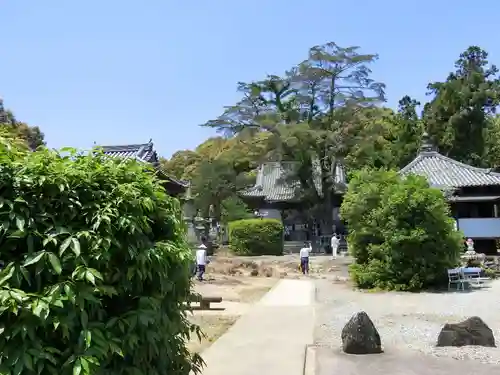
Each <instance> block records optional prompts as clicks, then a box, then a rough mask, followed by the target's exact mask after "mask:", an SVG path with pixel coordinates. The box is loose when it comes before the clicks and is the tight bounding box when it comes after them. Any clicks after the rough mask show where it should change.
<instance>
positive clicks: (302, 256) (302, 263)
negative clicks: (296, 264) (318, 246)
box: [300, 242, 312, 275]
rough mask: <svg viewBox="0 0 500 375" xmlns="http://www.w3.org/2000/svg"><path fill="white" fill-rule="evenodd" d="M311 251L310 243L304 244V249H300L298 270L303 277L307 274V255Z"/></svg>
mask: <svg viewBox="0 0 500 375" xmlns="http://www.w3.org/2000/svg"><path fill="white" fill-rule="evenodd" d="M311 250H312V246H311V243H310V242H304V247H303V248H302V249H300V269H301V271H302V273H303V274H304V275H306V274H309V254H310V253H311Z"/></svg>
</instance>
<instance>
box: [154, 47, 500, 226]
mask: <svg viewBox="0 0 500 375" xmlns="http://www.w3.org/2000/svg"><path fill="white" fill-rule="evenodd" d="M377 60H378V55H377V54H376V53H373V52H365V51H363V50H362V49H361V48H360V47H356V46H350V47H341V46H339V45H337V44H336V43H334V42H330V43H326V44H324V45H320V46H314V47H312V48H310V49H309V51H308V53H307V55H306V56H305V59H304V60H303V61H299V62H298V63H297V64H295V65H292V66H291V67H290V69H288V70H287V71H286V72H284V73H283V74H282V75H269V76H266V77H263V78H262V79H260V80H255V81H252V82H239V83H238V84H237V91H238V92H239V93H240V95H241V97H240V100H239V101H238V102H236V103H233V104H230V105H228V106H226V107H225V108H224V110H223V111H222V113H221V114H220V116H218V117H217V118H215V119H209V120H208V121H207V122H206V123H204V124H202V126H206V127H211V128H214V129H216V130H217V131H218V132H219V133H220V134H221V136H220V137H214V138H210V139H208V140H207V141H205V142H204V143H202V144H201V145H200V146H198V147H197V148H196V149H195V150H183V151H178V152H177V153H175V154H174V155H173V156H172V158H171V159H170V160H168V161H167V160H163V161H162V165H163V167H164V168H165V169H166V170H167V171H168V173H171V174H173V175H175V176H176V177H178V178H183V179H187V180H192V181H197V180H199V179H204V180H207V179H208V178H207V174H208V173H209V172H208V170H209V169H210V170H211V172H210V176H211V177H210V179H211V180H214V179H216V178H215V177H217V173H219V172H216V171H215V170H216V169H217V168H218V170H219V171H222V170H223V169H224V168H229V169H232V170H233V171H234V172H231V173H228V170H227V169H224V172H220V173H222V175H224V176H225V177H224V178H221V179H220V180H221V181H226V182H225V183H224V189H221V191H222V190H223V191H225V193H224V196H225V197H228V196H235V195H236V190H237V189H238V188H239V187H240V186H241V182H242V181H243V182H248V183H250V182H251V181H252V179H251V177H252V176H253V175H254V174H255V170H256V168H257V167H258V165H259V164H261V163H262V162H263V161H294V162H296V163H294V165H295V166H296V168H292V169H291V171H290V172H289V173H290V176H289V177H290V178H293V179H295V180H298V181H299V182H300V187H301V189H300V191H301V194H302V198H303V202H304V210H305V211H307V212H314V210H315V209H317V208H318V207H329V206H331V205H330V204H329V202H328V200H329V199H330V197H331V194H330V193H331V192H332V191H335V190H336V189H337V188H338V187H337V186H336V185H335V183H334V179H333V173H332V171H333V170H335V167H336V166H337V165H338V164H339V163H341V164H342V165H344V166H345V168H346V169H347V171H353V170H357V169H362V168H375V169H380V168H382V169H396V170H397V169H400V168H402V167H404V166H405V165H406V164H408V163H409V162H410V161H411V160H412V159H413V158H414V157H415V156H416V154H417V152H418V149H419V147H420V142H421V136H422V133H423V132H424V131H427V132H428V133H429V134H430V136H431V139H432V141H433V142H434V144H435V145H436V146H437V147H438V149H439V151H440V152H441V153H443V154H445V155H447V156H450V157H452V158H454V159H456V160H458V161H461V162H464V163H468V164H470V165H473V166H481V167H483V166H488V167H499V166H500V127H499V126H500V119H499V117H498V116H497V114H496V108H497V106H498V104H499V100H500V81H499V78H498V70H497V68H496V66H495V65H493V64H490V62H489V61H488V53H487V52H486V51H484V50H483V49H481V48H480V47H477V46H471V47H469V48H468V49H467V50H466V51H464V52H463V53H461V54H459V55H458V59H457V61H456V62H455V64H454V65H451V68H452V69H450V73H449V74H448V76H447V77H445V79H443V80H442V81H441V82H430V83H429V84H428V86H427V90H428V91H427V94H428V98H429V99H428V102H426V103H420V102H418V101H417V100H415V99H414V98H412V97H410V96H408V95H405V96H403V97H402V98H401V100H400V101H399V105H398V108H395V109H392V108H388V107H387V106H386V105H385V100H386V98H385V85H384V84H383V83H382V82H377V81H376V80H375V79H374V78H373V77H372V73H371V69H370V68H371V67H372V66H373V65H374V64H376V61H377ZM423 90H425V87H423ZM207 163H208V164H210V163H217V165H218V166H219V167H217V168H215V167H211V168H207V167H206V165H207ZM221 163H224V164H225V167H224V168H222V169H221ZM229 175H231V176H232V177H231V179H233V180H232V182H231V183H228V181H227V178H228V176H229ZM318 175H319V176H320V178H321V182H322V183H321V184H315V183H314V179H315V178H317V176H318ZM200 176H204V177H200ZM243 176H245V177H246V178H242V177H243ZM315 176H316V177H315ZM237 181H239V182H238V183H237ZM207 188H208V187H207ZM212 188H213V189H218V188H217V187H216V186H215V185H214V186H212ZM217 194H218V193H217ZM217 194H216V193H215V191H214V192H211V193H210V194H209V195H210V196H211V197H212V198H210V199H208V200H207V199H205V198H203V199H204V203H201V202H199V204H200V205H201V206H204V205H207V204H208V202H209V201H212V203H211V204H218V203H217V202H216V201H217V199H219V198H217V199H216V198H215V197H216V196H217ZM206 195H207V193H206V192H205V193H204V196H205V197H206ZM200 199H201V198H200ZM327 216H328V215H327ZM325 226H326V227H327V228H328V227H329V226H330V225H329V223H325Z"/></svg>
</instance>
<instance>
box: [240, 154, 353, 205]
mask: <svg viewBox="0 0 500 375" xmlns="http://www.w3.org/2000/svg"><path fill="white" fill-rule="evenodd" d="M294 164H295V163H294V162H268V163H264V164H262V165H261V166H260V168H259V170H258V173H257V180H256V182H255V186H253V187H251V188H249V189H246V190H244V191H242V192H241V195H243V196H246V197H262V198H263V199H265V200H267V201H275V202H276V201H278V202H279V201H290V200H293V199H294V198H296V197H297V195H298V192H299V189H300V182H299V181H298V180H293V179H292V180H290V178H289V177H287V175H288V174H289V172H290V170H291V169H292V168H293V166H294ZM315 167H316V168H315V169H314V171H315V172H316V173H315V176H314V184H315V186H316V189H317V190H318V191H321V172H320V166H319V164H318V163H315ZM335 182H336V183H337V184H338V185H340V186H341V187H342V188H343V187H345V184H346V178H345V171H344V168H343V167H342V166H341V165H337V167H336V169H335ZM340 186H339V187H340Z"/></svg>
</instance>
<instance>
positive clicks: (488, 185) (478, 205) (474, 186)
mask: <svg viewBox="0 0 500 375" xmlns="http://www.w3.org/2000/svg"><path fill="white" fill-rule="evenodd" d="M400 173H401V174H403V175H405V174H409V173H413V174H418V175H422V176H424V177H426V178H427V180H428V181H429V183H430V185H431V186H434V187H436V188H439V189H441V190H443V191H448V192H451V194H447V196H448V200H449V203H450V207H451V212H452V215H453V217H454V219H455V221H456V225H457V229H459V230H460V231H462V232H463V234H464V235H465V237H467V238H472V239H473V240H474V247H475V250H476V251H477V252H481V253H485V254H488V255H496V254H497V240H498V239H500V173H495V172H493V171H492V170H491V169H485V168H476V167H472V166H470V165H467V164H464V163H460V162H458V161H456V160H453V159H450V158H448V157H446V156H444V155H441V154H440V153H439V152H438V150H437V149H436V148H435V147H434V146H433V145H432V144H431V143H430V141H429V136H428V135H427V134H426V133H424V135H423V139H422V146H421V149H420V153H419V154H418V155H417V157H416V158H415V159H414V160H413V161H412V162H411V163H409V164H408V165H407V166H406V167H404V168H403V169H402V170H401V171H400Z"/></svg>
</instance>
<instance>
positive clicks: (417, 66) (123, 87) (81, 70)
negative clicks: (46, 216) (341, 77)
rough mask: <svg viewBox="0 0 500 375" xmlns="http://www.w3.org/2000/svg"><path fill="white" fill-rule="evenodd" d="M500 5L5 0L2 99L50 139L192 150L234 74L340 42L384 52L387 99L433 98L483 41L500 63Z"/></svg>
mask: <svg viewBox="0 0 500 375" xmlns="http://www.w3.org/2000/svg"><path fill="white" fill-rule="evenodd" d="M498 14H500V2H499V1H493V0H483V1H482V2H478V3H475V2H469V1H465V0H462V1H460V0H456V1H451V0H433V1H430V0H419V1H417V0H407V1H403V2H401V1H395V0H392V1H389V0H385V1H370V0H358V1H334V0H309V1H303V0H252V1H243V0H212V1H208V0H197V1H194V0H177V1H174V0H147V1H131V0H120V1H118V0H99V1H98V0H87V1H76V0H73V1H69V0H66V1H63V0H59V1H55V0H45V1H40V0H0V25H1V26H0V27H1V30H2V37H1V38H0V45H1V57H0V96H2V97H3V98H4V102H5V105H6V106H7V107H8V108H10V109H12V110H13V111H14V112H15V114H16V115H17V117H18V118H19V120H22V121H25V122H28V123H29V124H31V125H38V126H40V128H41V129H42V131H43V132H44V133H45V135H46V140H47V142H48V145H49V146H51V147H62V146H74V147H78V148H88V147H91V146H92V144H93V142H94V141H95V142H97V144H101V145H105V144H126V143H142V142H147V141H148V140H149V139H150V138H153V141H154V143H155V145H156V147H157V149H158V151H159V152H160V154H161V155H163V156H166V157H170V155H171V154H172V153H173V152H175V151H176V150H179V149H186V148H194V147H195V146H196V145H198V144H199V143H201V142H202V141H203V140H204V139H205V138H207V137H209V136H210V135H212V134H213V131H211V130H208V129H203V128H200V127H199V126H198V125H199V124H200V123H203V122H205V121H206V120H209V119H211V118H214V117H216V116H217V115H218V114H219V113H221V111H222V109H223V106H224V105H230V104H233V103H234V102H235V101H236V100H237V99H238V95H237V93H236V90H235V88H236V83H237V82H238V81H251V80H256V79H261V78H263V77H265V75H266V74H280V73H282V72H283V71H284V70H286V69H288V68H289V67H291V66H292V65H293V64H295V63H297V62H299V61H301V60H302V59H304V58H305V57H306V54H307V50H308V48H309V47H310V46H313V45H316V44H321V43H324V42H328V41H335V42H337V43H338V44H339V45H341V46H349V45H359V46H361V47H362V48H363V51H365V52H370V53H372V52H374V53H378V54H379V55H380V60H379V61H378V62H377V63H376V64H375V65H374V67H373V71H374V75H373V76H374V78H375V79H377V80H379V81H382V82H385V83H386V84H387V94H388V105H390V106H393V107H394V106H395V105H396V104H397V101H398V100H399V98H400V97H402V96H403V95H405V94H409V95H411V96H413V97H416V98H417V99H420V100H424V99H425V91H426V89H425V88H426V85H427V83H428V82H429V81H433V80H441V79H444V78H445V77H446V75H447V73H448V72H449V71H450V70H452V69H453V62H454V61H455V60H456V59H457V57H458V55H459V54H460V52H462V51H463V50H465V49H466V48H467V47H468V46H469V45H472V44H476V45H479V46H481V47H483V48H484V49H486V50H487V51H488V52H490V61H492V62H497V63H498V65H500V44H499V43H498V28H499V24H498V22H497V21H495V20H497V19H498Z"/></svg>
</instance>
